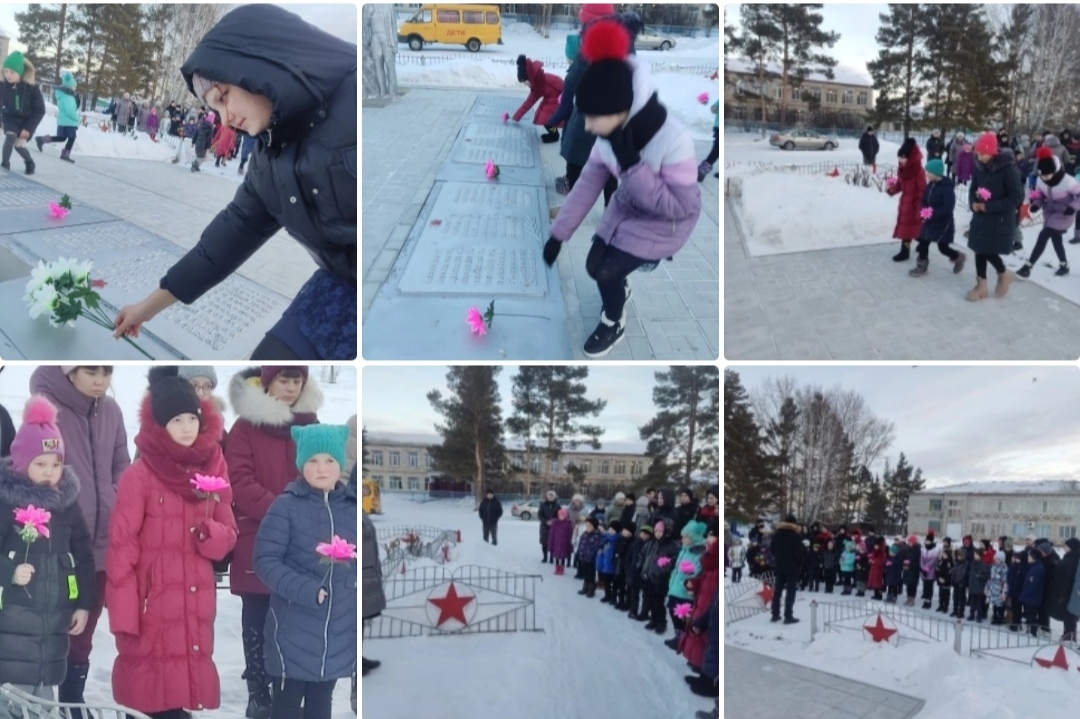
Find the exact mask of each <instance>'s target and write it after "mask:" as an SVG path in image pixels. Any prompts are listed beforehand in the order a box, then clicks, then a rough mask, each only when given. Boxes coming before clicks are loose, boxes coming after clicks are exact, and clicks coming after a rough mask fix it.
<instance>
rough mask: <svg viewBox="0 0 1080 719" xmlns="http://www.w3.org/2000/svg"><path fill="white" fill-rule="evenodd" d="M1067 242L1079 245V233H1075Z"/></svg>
mask: <svg viewBox="0 0 1080 719" xmlns="http://www.w3.org/2000/svg"><path fill="white" fill-rule="evenodd" d="M1069 244H1070V245H1080V235H1076V236H1075V237H1073V238H1072V239H1070V240H1069Z"/></svg>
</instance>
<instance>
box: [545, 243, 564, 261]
mask: <svg viewBox="0 0 1080 719" xmlns="http://www.w3.org/2000/svg"><path fill="white" fill-rule="evenodd" d="M561 249H562V243H561V242H559V241H558V240H556V239H555V238H554V237H549V238H548V241H547V242H546V243H544V262H546V263H547V266H548V267H551V266H552V265H553V264H555V260H557V259H559V250H561Z"/></svg>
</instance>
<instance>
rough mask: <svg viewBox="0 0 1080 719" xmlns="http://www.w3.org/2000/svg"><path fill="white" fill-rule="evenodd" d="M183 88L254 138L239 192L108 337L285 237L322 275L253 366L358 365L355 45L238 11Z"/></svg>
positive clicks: (262, 12) (264, 9)
mask: <svg viewBox="0 0 1080 719" xmlns="http://www.w3.org/2000/svg"><path fill="white" fill-rule="evenodd" d="M180 71H181V73H183V75H184V79H185V80H186V81H187V85H188V89H189V90H191V92H192V93H193V94H195V96H196V97H198V98H199V101H200V102H205V103H207V104H208V105H210V106H211V107H212V108H213V109H214V111H215V112H217V113H219V114H221V115H222V121H223V122H227V123H228V124H229V125H231V126H232V127H234V128H235V129H236V130H238V131H239V132H244V133H246V134H248V135H250V136H253V137H256V138H257V141H256V146H255V150H254V151H253V152H252V155H251V159H250V160H249V163H250V164H249V169H248V171H247V174H246V175H245V177H244V183H243V184H242V185H241V186H240V189H239V190H237V192H236V195H235V196H234V197H233V200H232V202H231V203H229V205H228V207H226V208H225V209H224V210H222V211H221V212H220V213H218V216H217V217H215V218H214V220H213V221H212V222H211V223H210V225H209V226H207V228H206V229H205V230H204V231H203V234H202V237H201V238H200V239H199V242H198V244H197V245H196V246H195V247H193V248H192V249H191V250H190V251H189V252H188V253H187V254H186V255H184V257H183V258H181V259H180V261H179V262H177V263H176V264H175V265H173V266H172V267H171V268H170V269H169V271H168V272H167V273H166V275H165V277H164V278H162V280H161V283H160V286H159V288H158V289H156V290H154V291H153V292H151V293H150V295H148V296H147V297H146V298H145V299H144V300H142V301H141V302H139V303H137V304H134V305H127V306H125V307H123V308H121V310H120V312H119V314H118V315H117V317H116V320H115V324H116V331H115V332H114V337H117V338H119V337H121V336H122V335H123V334H125V333H129V334H136V335H137V334H138V331H139V329H140V327H141V326H142V324H143V323H144V322H147V321H149V320H151V319H153V318H154V317H155V316H156V315H157V314H158V313H160V312H161V311H163V310H164V309H165V308H167V307H169V306H171V305H173V304H174V303H176V302H178V301H179V302H183V303H184V304H192V303H194V302H195V301H196V300H198V299H199V297H201V296H202V295H203V294H205V293H206V292H207V291H209V290H210V289H211V288H212V287H214V286H215V285H217V284H218V283H220V282H221V281H223V280H224V279H226V278H227V277H229V276H230V275H231V274H233V273H234V272H235V271H236V270H237V269H239V267H240V266H241V265H242V264H244V262H246V261H247V260H248V258H250V257H251V256H252V255H253V254H255V252H256V251H258V249H259V248H260V247H262V246H263V245H264V244H266V242H267V241H268V240H269V239H270V238H271V237H272V236H273V235H275V234H276V233H277V232H278V230H280V229H282V228H284V229H285V230H286V231H287V232H288V233H289V235H290V236H291V237H292V238H293V239H294V240H296V241H297V242H299V243H300V244H301V245H302V246H303V247H304V249H306V250H307V251H308V253H309V254H310V255H311V257H312V259H313V260H315V263H316V264H317V265H318V269H317V270H316V272H315V274H314V275H312V277H311V279H309V280H308V281H307V283H306V284H305V285H304V286H303V287H302V288H301V289H300V292H299V293H297V295H296V298H295V299H294V300H293V302H292V304H291V305H290V306H289V308H288V309H287V310H286V311H285V314H284V315H283V316H282V318H281V319H280V320H279V321H278V322H277V324H275V325H274V326H273V327H272V328H271V329H270V330H269V332H267V334H266V337H265V338H264V339H263V341H262V342H261V343H260V344H259V345H258V347H256V348H255V349H254V351H253V353H252V355H251V358H252V359H254V360H351V359H354V358H355V357H356V338H357V315H356V304H357V303H356V276H357V266H356V264H357V263H356V257H357V253H356V202H357V186H356V130H357V115H356V109H357V102H356V45H354V44H352V43H348V42H345V41H344V40H340V39H338V38H336V37H334V36H333V35H330V34H329V33H326V32H323V31H322V30H319V29H318V28H316V27H314V26H313V25H309V24H308V23H306V22H304V21H303V20H302V19H301V18H300V17H299V16H297V15H294V14H293V13H290V12H288V11H286V10H283V9H282V8H280V7H277V6H275V5H241V6H239V7H237V8H236V9H235V10H233V11H231V12H230V13H229V14H227V15H226V16H225V17H224V18H222V20H221V22H219V23H218V24H217V25H215V26H214V28H213V29H212V30H210V32H208V33H207V34H206V36H205V37H203V39H202V40H201V41H200V42H199V44H198V46H196V48H195V50H194V51H192V53H191V55H190V56H188V59H187V61H186V62H185V63H184V65H183V67H181V68H180Z"/></svg>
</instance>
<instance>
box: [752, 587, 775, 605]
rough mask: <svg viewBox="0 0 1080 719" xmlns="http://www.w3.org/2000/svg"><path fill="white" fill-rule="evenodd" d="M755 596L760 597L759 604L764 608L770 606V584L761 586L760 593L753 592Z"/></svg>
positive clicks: (771, 595)
mask: <svg viewBox="0 0 1080 719" xmlns="http://www.w3.org/2000/svg"><path fill="white" fill-rule="evenodd" d="M755 594H757V595H758V596H759V597H761V603H762V604H763V605H765V606H766V607H767V606H769V605H770V604H772V598H773V588H772V585H771V584H762V585H761V589H760V591H758V592H755Z"/></svg>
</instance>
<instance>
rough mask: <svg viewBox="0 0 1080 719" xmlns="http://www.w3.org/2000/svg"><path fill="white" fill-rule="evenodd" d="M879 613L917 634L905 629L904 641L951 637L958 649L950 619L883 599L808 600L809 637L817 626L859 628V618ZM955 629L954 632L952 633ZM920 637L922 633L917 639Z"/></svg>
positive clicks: (816, 629) (857, 629)
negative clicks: (889, 602) (888, 602)
mask: <svg viewBox="0 0 1080 719" xmlns="http://www.w3.org/2000/svg"><path fill="white" fill-rule="evenodd" d="M878 614H880V615H882V616H885V617H888V618H889V619H890V620H891V621H892V622H893V623H894V624H897V625H900V626H903V627H907V628H908V629H911V630H913V631H914V633H915V634H917V635H918V636H917V637H916V636H912V634H911V633H910V632H905V633H904V634H903V636H902V639H904V640H906V641H932V642H939V643H944V642H948V641H950V640H954V642H955V643H956V646H955V647H954V648H955V649H956V651H957V653H959V651H960V649H959V643H958V642H959V639H958V637H959V636H960V635H959V633H958V632H957V630H956V627H957V625H956V624H955V623H954V622H953V621H952V620H951V619H943V618H941V617H938V616H936V615H934V614H928V613H926V612H923V611H918V610H915V609H911V608H908V607H905V606H903V605H900V604H886V603H885V602H883V601H875V600H866V599H857V600H854V601H845V602H818V601H817V600H812V601H811V602H810V640H811V641H813V639H814V637H815V636H816V635H817V634H818V626H819V625H820V626H821V628H822V631H837V630H851V631H858V632H862V629H863V623H862V620H864V619H868V618H870V617H874V616H877V615H878ZM954 632H956V633H954ZM920 637H922V638H921V639H920Z"/></svg>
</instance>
